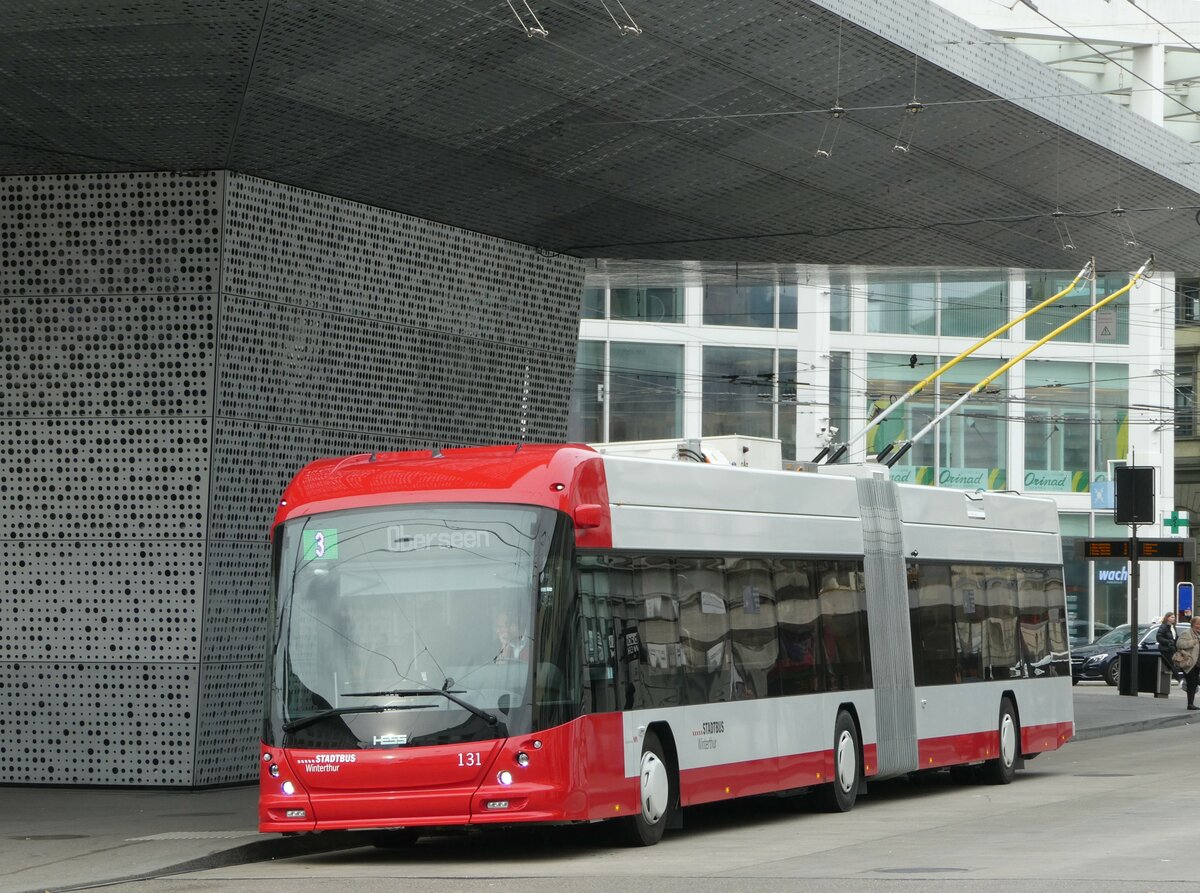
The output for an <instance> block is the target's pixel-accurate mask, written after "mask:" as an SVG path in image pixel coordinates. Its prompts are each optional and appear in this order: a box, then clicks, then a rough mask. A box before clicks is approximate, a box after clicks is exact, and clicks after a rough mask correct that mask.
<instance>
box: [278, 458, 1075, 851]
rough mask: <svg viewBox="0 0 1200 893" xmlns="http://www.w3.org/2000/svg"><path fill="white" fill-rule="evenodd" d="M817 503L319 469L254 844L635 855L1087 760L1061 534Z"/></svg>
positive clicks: (660, 475) (435, 467) (987, 510)
mask: <svg viewBox="0 0 1200 893" xmlns="http://www.w3.org/2000/svg"><path fill="white" fill-rule="evenodd" d="M823 471H832V472H835V473H829V474H827V473H803V472H801V473H796V472H763V471H753V470H749V469H741V468H732V467H721V466H715V465H702V464H693V463H685V462H668V461H656V460H646V459H631V458H617V457H611V456H606V455H601V454H599V453H596V452H595V451H593V450H591V449H589V448H587V447H583V446H529V445H525V446H523V447H520V448H514V447H511V446H509V447H487V448H472V449H448V450H446V451H445V452H444V454H443V453H442V452H439V451H434V452H433V453H432V454H431V453H430V452H429V451H424V452H420V453H416V452H410V453H390V454H389V453H380V454H371V455H361V456H352V457H349V458H343V459H326V460H321V461H318V462H314V463H313V464H311V465H309V466H308V467H307V468H305V469H304V470H303V471H301V472H300V473H299V474H298V475H297V476H296V478H295V479H294V480H293V481H292V483H291V485H290V486H289V487H288V489H287V492H286V493H285V495H284V498H283V500H282V502H281V504H280V506H279V510H278V513H277V515H276V518H275V527H274V573H273V581H274V583H273V603H272V622H273V627H274V642H273V647H272V649H271V655H270V670H269V675H270V683H269V693H268V699H267V709H266V718H265V725H264V733H263V744H262V762H261V775H260V778H261V793H260V800H259V804H260V805H259V827H260V828H261V830H263V831H272V832H306V831H322V830H327V829H361V830H364V831H372V832H376V835H375V841H376V842H384V843H387V842H394V843H397V844H399V843H403V842H406V841H408V840H411V839H413V838H415V837H416V836H417V835H418V834H419V833H420V832H421V831H422V830H423V829H431V828H437V827H440V828H444V827H447V826H463V825H475V826H479V825H497V824H512V823H518V822H546V823H564V822H592V821H598V820H615V821H617V822H619V823H621V827H622V829H623V831H624V832H625V833H626V835H627V837H628V839H629V841H630V842H631V843H634V844H643V845H644V844H653V843H655V842H656V841H658V839H659V838H660V837H661V836H662V833H663V831H664V829H665V828H666V827H667V826H668V825H670V824H672V823H673V822H677V821H678V820H679V815H680V809H681V808H682V807H685V806H689V805H693V804H698V803H705V802H712V801H720V800H724V799H728V798H732V797H744V796H748V795H755V794H766V793H771V792H800V791H805V790H809V789H812V790H814V791H816V792H817V793H818V794H820V795H821V796H822V797H823V798H824V799H825V800H826V801H827V803H828V805H829V806H830V808H832V809H835V810H848V809H850V808H851V807H852V806H853V805H854V802H855V799H856V797H857V796H858V794H859V793H860V792H861V791H863V790H864V789H865V785H866V780H867V779H870V778H876V779H881V778H887V777H892V776H898V775H903V774H906V773H911V772H916V771H920V770H932V769H938V768H946V767H949V768H951V770H952V771H953V772H954V773H956V774H957V775H959V776H962V777H963V778H965V777H967V776H968V775H970V776H971V777H985V778H987V779H989V780H991V781H993V782H997V783H1001V784H1003V783H1006V782H1008V781H1010V780H1011V779H1012V775H1013V772H1014V770H1016V769H1017V768H1019V766H1020V765H1021V761H1022V759H1023V758H1024V759H1028V758H1030V757H1032V756H1033V755H1035V754H1037V753H1040V752H1042V751H1046V750H1053V749H1055V748H1058V747H1060V746H1061V745H1062V744H1063V743H1064V742H1066V741H1067V740H1068V739H1069V738H1070V736H1071V735H1072V733H1073V729H1074V723H1073V719H1072V709H1071V678H1070V667H1069V656H1068V650H1067V633H1066V608H1065V604H1064V592H1063V584H1062V568H1061V552H1060V545H1059V536H1058V518H1057V516H1056V513H1055V508H1054V505H1053V503H1052V502H1050V501H1049V500H1044V499H1037V498H1026V497H1021V496H1015V495H1008V494H1002V493H989V492H980V493H963V492H960V491H951V490H944V489H938V488H932V487H916V486H905V485H898V484H895V483H893V482H891V481H889V480H886V479H883V478H880V477H876V476H874V473H872V474H866V473H862V474H854V473H853V472H852V470H851V472H850V473H848V472H847V469H846V468H845V467H841V468H840V469H839V468H838V467H837V466H833V467H828V466H827V467H825V468H824V469H823ZM839 471H840V472H841V474H837V473H836V472H839ZM878 473H881V474H886V471H880V472H878Z"/></svg>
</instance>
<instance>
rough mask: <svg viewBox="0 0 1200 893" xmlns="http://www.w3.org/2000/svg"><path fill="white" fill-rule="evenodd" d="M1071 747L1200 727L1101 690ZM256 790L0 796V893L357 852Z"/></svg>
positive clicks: (1173, 707) (1080, 689)
mask: <svg viewBox="0 0 1200 893" xmlns="http://www.w3.org/2000/svg"><path fill="white" fill-rule="evenodd" d="M1073 692H1074V701H1075V730H1076V732H1075V738H1076V740H1087V739H1089V738H1100V737H1104V736H1106V735H1120V734H1128V733H1132V732H1138V731H1142V730H1145V729H1154V728H1162V727H1164V726H1170V725H1181V724H1187V723H1192V724H1197V725H1200V712H1191V713H1189V712H1187V711H1185V710H1184V699H1183V695H1182V692H1180V691H1179V689H1178V687H1175V688H1173V689H1172V692H1171V695H1170V697H1168V698H1155V697H1153V696H1151V695H1145V694H1143V695H1140V696H1139V697H1136V698H1130V697H1121V696H1120V695H1118V694H1117V692H1116V689H1114V688H1110V687H1109V686H1107V685H1104V684H1103V683H1081V684H1080V685H1077V686H1075V688H1074V689H1073ZM257 796H258V789H257V787H256V786H253V785H250V786H241V787H233V788H222V789H218V790H207V791H194V792H193V791H157V790H128V789H80V788H45V787H3V788H0V805H2V808H0V893H32V891H38V893H41V891H49V890H53V891H65V890H70V889H73V888H78V887H85V886H93V885H96V884H99V883H103V882H105V881H109V882H111V881H117V880H134V879H137V878H145V877H155V876H161V875H164V874H173V873H179V872H184V871H197V870H202V869H205V868H216V867H220V866H226V865H236V864H242V863H247V862H262V861H269V860H272V859H281V858H287V857H289V856H296V855H301V854H305V853H313V852H319V851H323V850H330V849H341V848H346V847H354V846H361V845H362V838H361V837H360V836H356V835H353V834H345V833H326V834H320V835H309V836H305V837H293V838H285V837H283V836H281V835H278V834H259V833H258V832H257V830H256V829H255V824H256V822H257V808H256V801H257Z"/></svg>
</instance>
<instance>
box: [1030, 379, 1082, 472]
mask: <svg viewBox="0 0 1200 893" xmlns="http://www.w3.org/2000/svg"><path fill="white" fill-rule="evenodd" d="M1090 378H1091V367H1090V366H1089V365H1088V364H1087V363H1063V362H1053V361H1050V362H1047V361H1039V360H1031V361H1028V362H1027V363H1026V365H1025V469H1026V481H1025V488H1026V489H1029V490H1065V491H1071V490H1079V491H1081V492H1084V491H1086V490H1087V485H1088V483H1089V480H1088V472H1089V461H1088V459H1089V457H1088V452H1089V443H1090V439H1091V438H1090V436H1089V430H1090V427H1091V426H1090V420H1089V414H1090V407H1089V400H1090V389H1091V386H1090V381H1089V379H1090ZM1039 471H1054V472H1064V474H1058V475H1037V474H1030V473H1031V472H1039Z"/></svg>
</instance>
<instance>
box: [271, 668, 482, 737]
mask: <svg viewBox="0 0 1200 893" xmlns="http://www.w3.org/2000/svg"><path fill="white" fill-rule="evenodd" d="M446 682H447V683H452V682H453V680H450V679H447V680H446ZM422 695H442V696H443V697H445V699H446V700H447V701H453V702H454V703H455V704H457V705H458V706H459V707H462V708H463V709H464V710H469V711H470V712H471V713H474V714H475V715H476V716H478V717H479V718H480V719H482V720H484V721H485V722H487V724H488V725H492V726H495V725H499V724H500V720H499V718H498V717H496V716H493V715H492V714H490V713H488V712H487V711H486V710H484V709H483V708H481V707H476V706H475V705H474V704H472V703H470V702H469V701H464V700H463V699H462V698H460V697H459V696H458V694H457V693H455V692H453V691H451V690H450V688H449V686H447V687H446V688H404V689H394V690H392V691H348V692H343V693H342V697H343V698H384V697H392V698H416V697H421V696H422ZM285 728H286V727H285Z"/></svg>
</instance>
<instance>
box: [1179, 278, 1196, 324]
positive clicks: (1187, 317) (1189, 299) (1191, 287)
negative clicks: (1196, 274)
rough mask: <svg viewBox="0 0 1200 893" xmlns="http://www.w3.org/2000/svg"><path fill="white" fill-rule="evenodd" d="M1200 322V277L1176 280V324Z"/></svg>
mask: <svg viewBox="0 0 1200 893" xmlns="http://www.w3.org/2000/svg"><path fill="white" fill-rule="evenodd" d="M1194 323H1200V279H1176V280H1175V324H1176V325H1185V324H1186V325H1191V324H1194Z"/></svg>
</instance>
